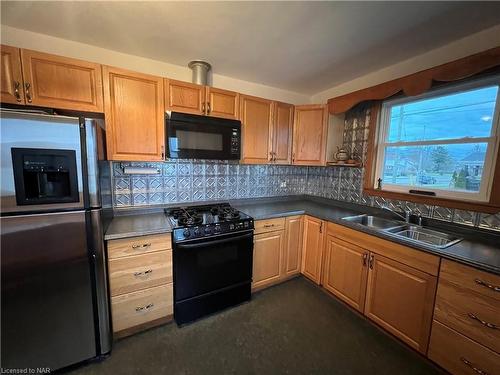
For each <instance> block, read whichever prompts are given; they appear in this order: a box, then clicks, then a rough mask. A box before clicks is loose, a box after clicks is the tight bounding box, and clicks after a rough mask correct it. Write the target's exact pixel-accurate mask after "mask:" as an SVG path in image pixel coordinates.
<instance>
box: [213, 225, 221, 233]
mask: <svg viewBox="0 0 500 375" xmlns="http://www.w3.org/2000/svg"><path fill="white" fill-rule="evenodd" d="M214 232H215V233H220V225H216V226H215V228H214Z"/></svg>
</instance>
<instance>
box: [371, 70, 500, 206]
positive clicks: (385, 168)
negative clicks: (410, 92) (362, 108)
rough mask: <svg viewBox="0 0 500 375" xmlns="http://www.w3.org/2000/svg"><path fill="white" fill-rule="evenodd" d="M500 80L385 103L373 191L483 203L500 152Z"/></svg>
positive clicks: (489, 193)
mask: <svg viewBox="0 0 500 375" xmlns="http://www.w3.org/2000/svg"><path fill="white" fill-rule="evenodd" d="M499 86H500V76H495V77H493V78H489V79H483V80H477V81H474V82H469V83H466V84H460V85H454V86H451V87H446V88H444V89H440V90H434V91H431V92H428V93H426V94H423V95H420V96H417V97H411V98H403V99H395V100H389V101H386V102H384V103H383V105H382V111H381V116H380V120H379V126H378V135H377V157H376V164H375V167H376V169H375V179H374V187H375V188H379V182H381V183H380V187H381V189H382V190H385V191H393V192H402V193H416V194H424V195H430V196H435V197H442V198H450V199H458V200H469V201H478V202H486V201H488V200H489V198H490V195H491V186H492V181H493V175H494V170H495V160H496V155H497V152H498V148H499V145H498V144H499V136H500V130H499V109H500V105H499V102H500V98H499V96H500V95H499Z"/></svg>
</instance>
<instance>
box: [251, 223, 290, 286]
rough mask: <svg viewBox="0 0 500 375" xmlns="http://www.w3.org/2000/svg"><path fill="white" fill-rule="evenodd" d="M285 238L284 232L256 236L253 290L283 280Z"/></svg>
mask: <svg viewBox="0 0 500 375" xmlns="http://www.w3.org/2000/svg"><path fill="white" fill-rule="evenodd" d="M283 237H284V232H283V230H278V231H274V232H267V233H261V234H257V235H255V237H254V248H253V254H254V255H253V282H252V289H254V290H255V289H260V288H263V287H265V286H268V285H271V284H274V283H275V282H277V281H279V280H280V279H281V277H282V264H283V242H284V241H283Z"/></svg>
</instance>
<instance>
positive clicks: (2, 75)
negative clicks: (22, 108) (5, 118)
mask: <svg viewBox="0 0 500 375" xmlns="http://www.w3.org/2000/svg"><path fill="white" fill-rule="evenodd" d="M1 53H2V59H1V61H0V68H1V72H0V79H1V86H0V88H1V92H2V96H1V100H2V103H12V104H24V103H25V101H24V83H23V75H22V70H21V51H20V49H19V48H15V47H10V46H3V45H2V46H1Z"/></svg>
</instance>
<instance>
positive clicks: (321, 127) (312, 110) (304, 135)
mask: <svg viewBox="0 0 500 375" xmlns="http://www.w3.org/2000/svg"><path fill="white" fill-rule="evenodd" d="M327 132H328V113H327V110H326V106H325V105H317V104H314V105H300V106H295V114H294V123H293V151H292V163H293V164H296V165H325V163H326V145H327Z"/></svg>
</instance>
